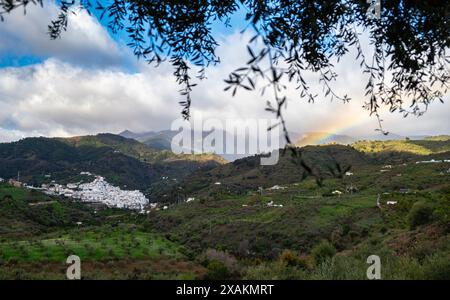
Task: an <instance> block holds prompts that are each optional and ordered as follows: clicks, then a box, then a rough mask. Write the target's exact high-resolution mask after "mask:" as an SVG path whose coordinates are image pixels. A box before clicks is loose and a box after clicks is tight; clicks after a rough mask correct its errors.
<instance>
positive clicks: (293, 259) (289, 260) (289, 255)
mask: <svg viewBox="0 0 450 300" xmlns="http://www.w3.org/2000/svg"><path fill="white" fill-rule="evenodd" d="M278 259H279V260H280V262H281V263H282V264H285V265H287V266H291V267H293V266H296V265H297V262H298V257H297V255H295V253H294V252H292V251H291V250H284V251H283V252H282V253H281V254H280V257H279V258H278Z"/></svg>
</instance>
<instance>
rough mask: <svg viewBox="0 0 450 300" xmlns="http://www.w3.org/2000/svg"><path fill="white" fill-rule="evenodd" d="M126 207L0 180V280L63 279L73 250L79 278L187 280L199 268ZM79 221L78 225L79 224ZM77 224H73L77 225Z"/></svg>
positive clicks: (197, 273)
mask: <svg viewBox="0 0 450 300" xmlns="http://www.w3.org/2000/svg"><path fill="white" fill-rule="evenodd" d="M142 220H143V219H142V218H141V219H139V218H136V217H134V216H133V215H132V214H130V213H129V212H128V211H124V210H118V209H106V210H103V211H100V212H99V213H98V214H94V212H93V209H92V208H90V207H89V206H88V205H86V204H81V203H77V202H71V201H66V200H61V199H58V198H53V197H48V196H46V195H43V194H41V193H40V192H37V191H29V190H26V189H23V188H14V187H11V186H7V185H2V184H0V279H11V278H15V279H64V278H65V270H66V268H67V265H66V264H65V260H66V258H67V257H68V256H69V255H71V254H76V255H78V256H79V257H80V258H81V261H82V262H83V275H82V276H83V278H85V279H119V278H120V279H124V278H127V279H138V278H147V279H148V278H154V279H169V278H171V279H174V278H180V279H193V278H198V277H201V276H202V275H203V274H204V273H205V270H204V268H203V267H202V266H200V265H198V264H197V263H195V262H192V261H190V260H189V259H188V258H187V257H186V256H185V254H183V247H181V246H180V245H179V244H177V243H175V242H172V241H169V240H168V239H166V238H165V237H164V236H162V235H161V234H158V233H155V232H151V231H149V229H148V227H145V226H143V225H140V223H143V222H142ZM80 222H81V223H80ZM77 223H78V224H77Z"/></svg>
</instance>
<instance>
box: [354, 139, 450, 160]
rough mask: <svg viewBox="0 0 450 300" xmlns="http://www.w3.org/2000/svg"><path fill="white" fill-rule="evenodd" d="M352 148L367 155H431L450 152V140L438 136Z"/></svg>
mask: <svg viewBox="0 0 450 300" xmlns="http://www.w3.org/2000/svg"><path fill="white" fill-rule="evenodd" d="M352 146H353V147H354V148H355V149H356V150H358V151H361V152H365V153H388V152H405V153H412V154H418V155H430V154H436V153H442V152H449V151H450V138H448V137H447V136H437V137H431V138H427V139H425V140H408V139H406V140H395V141H394V140H393V141H359V142H356V143H354V144H352Z"/></svg>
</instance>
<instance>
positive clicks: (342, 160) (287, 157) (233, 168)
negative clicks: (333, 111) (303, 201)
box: [166, 145, 374, 193]
mask: <svg viewBox="0 0 450 300" xmlns="http://www.w3.org/2000/svg"><path fill="white" fill-rule="evenodd" d="M302 157H303V159H304V161H305V162H306V163H307V164H308V165H309V166H311V168H312V169H313V171H314V173H315V174H319V175H320V176H323V177H325V178H326V177H329V176H331V173H330V172H331V171H330V169H332V170H333V171H338V170H337V168H338V167H337V163H338V164H339V168H342V169H344V168H351V169H354V168H358V167H361V166H366V165H371V164H373V163H374V161H373V159H372V158H370V157H368V156H367V155H365V154H363V153H361V152H358V151H356V150H355V149H353V148H351V147H348V146H343V145H326V146H306V147H304V148H302ZM304 174H305V170H304V169H303V168H302V167H301V166H299V164H298V162H297V161H294V160H293V159H292V156H291V153H290V152H285V153H284V152H283V151H281V150H280V159H279V161H278V163H277V164H275V165H267V166H262V165H260V156H259V155H255V156H251V157H246V158H242V159H238V160H236V161H234V162H232V163H229V164H226V165H222V166H219V167H217V168H214V169H211V170H204V171H203V170H200V171H198V172H195V173H193V174H191V176H189V177H188V178H186V179H185V180H184V181H183V182H182V184H181V185H182V187H183V190H184V191H185V192H188V193H192V192H198V191H201V190H204V192H206V193H214V192H215V191H216V190H224V189H229V190H232V191H234V192H242V193H245V192H246V190H247V189H252V190H255V189H257V188H258V187H260V186H261V187H271V186H273V185H279V184H287V183H293V182H298V181H301V180H302V178H303V176H304ZM216 182H220V185H218V184H217V185H216V184H214V183H216ZM166 192H167V191H166Z"/></svg>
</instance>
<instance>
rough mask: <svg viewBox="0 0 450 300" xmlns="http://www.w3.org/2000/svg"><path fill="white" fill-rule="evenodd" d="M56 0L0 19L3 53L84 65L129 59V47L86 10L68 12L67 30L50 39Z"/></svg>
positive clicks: (107, 64) (100, 64)
mask: <svg viewBox="0 0 450 300" xmlns="http://www.w3.org/2000/svg"><path fill="white" fill-rule="evenodd" d="M58 13H59V8H58V7H57V6H56V4H55V3H54V1H45V2H44V6H43V7H41V6H38V5H32V4H30V5H28V6H27V10H26V15H25V16H24V14H23V10H21V9H16V10H13V11H12V12H11V14H10V15H7V16H6V17H5V21H4V22H2V23H0V55H5V54H14V55H18V56H21V55H22V56H25V55H33V56H38V57H43V58H49V57H51V58H57V59H60V60H63V61H67V62H71V63H74V64H77V65H83V66H102V67H105V66H121V65H123V64H124V62H125V61H126V62H128V63H129V62H130V61H131V57H129V56H128V54H129V52H130V51H129V50H128V49H126V50H125V49H124V48H123V47H122V46H119V45H118V44H117V43H116V42H115V41H114V40H113V39H112V38H111V37H110V36H109V34H108V32H107V30H106V29H105V28H104V27H102V25H101V24H100V23H99V22H98V21H97V19H95V18H93V17H92V16H90V15H89V14H88V13H87V12H86V11H85V10H79V11H78V10H77V11H76V14H69V21H68V30H67V31H66V32H63V33H62V37H61V39H56V40H51V39H50V36H49V35H48V25H49V24H51V21H52V20H56V18H57V16H58Z"/></svg>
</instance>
